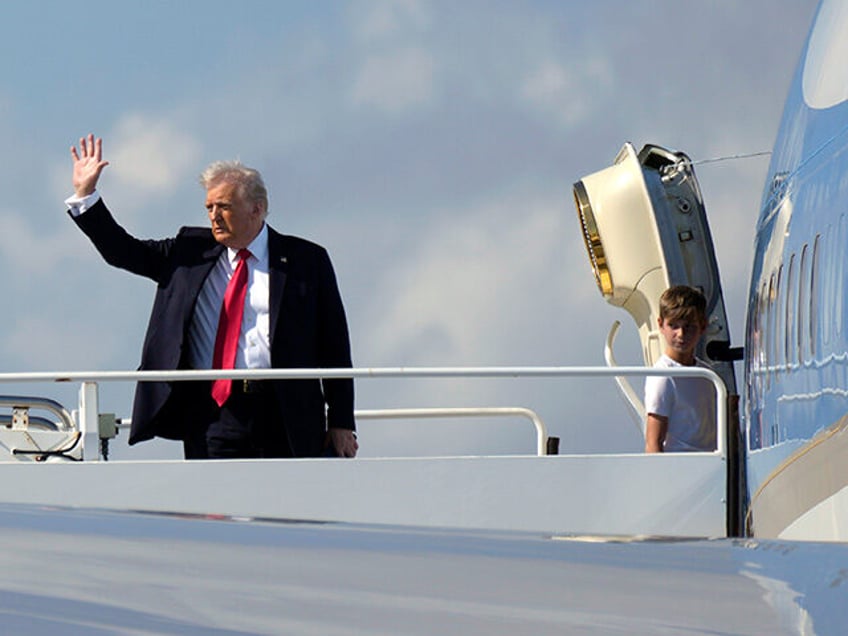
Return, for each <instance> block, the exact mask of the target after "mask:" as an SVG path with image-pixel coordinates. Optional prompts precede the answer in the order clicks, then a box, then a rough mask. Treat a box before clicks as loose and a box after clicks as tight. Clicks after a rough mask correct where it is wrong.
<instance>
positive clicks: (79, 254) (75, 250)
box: [0, 203, 93, 280]
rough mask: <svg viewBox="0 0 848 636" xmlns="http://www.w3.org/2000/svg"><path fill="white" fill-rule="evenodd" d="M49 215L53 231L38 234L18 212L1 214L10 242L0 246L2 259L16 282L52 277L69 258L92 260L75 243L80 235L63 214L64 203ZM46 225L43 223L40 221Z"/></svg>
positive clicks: (1, 221) (80, 244) (80, 243)
mask: <svg viewBox="0 0 848 636" xmlns="http://www.w3.org/2000/svg"><path fill="white" fill-rule="evenodd" d="M46 214H47V215H50V216H51V217H52V220H50V221H48V226H50V227H51V228H52V230H53V231H51V232H46V231H44V230H41V231H36V230H35V229H34V228H33V226H32V225H31V224H30V223H28V222H26V221H25V219H24V215H23V214H21V213H19V212H0V227H3V232H4V234H5V235H6V236H7V237H11V238H10V239H9V240H5V241H2V242H0V256H2V257H3V260H4V261H5V264H4V268H5V271H6V273H7V274H8V275H10V276H11V277H12V278H13V279H17V280H21V279H26V278H29V279H31V278H32V277H35V276H39V275H43V274H49V273H50V272H53V271H55V270H56V268H57V266H58V264H59V263H60V262H61V261H63V260H64V259H68V258H74V259H79V258H93V257H91V255H90V254H89V250H86V249H85V245H84V243H82V242H81V241H79V240H75V239H76V238H77V237H76V236H75V234H78V233H79V231H78V230H77V229H76V228H75V227H74V224H73V223H72V222H71V221H70V219H68V218H67V217H65V216H64V215H63V214H62V210H61V203H60V204H57V206H56V208H55V209H52V210H49V211H48V212H47V213H46ZM38 221H39V222H43V221H44V219H38Z"/></svg>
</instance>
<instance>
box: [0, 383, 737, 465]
mask: <svg viewBox="0 0 848 636" xmlns="http://www.w3.org/2000/svg"><path fill="white" fill-rule="evenodd" d="M622 376H631V377H632V376H638V377H645V376H670V377H700V378H704V379H706V380H709V381H711V382H712V384H713V386H714V387H715V392H716V427H717V434H716V451H715V452H716V453H717V454H719V455H721V456H722V457H724V456H725V455H726V452H727V389H726V388H725V386H724V383H723V382H722V380H721V378H720V377H719V376H718V375H717V374H716V373H715V372H713V371H711V370H709V369H704V368H700V367H681V368H674V369H656V368H652V367H615V368H608V367H384V368H356V369H236V370H226V371H222V370H202V371H72V372H63V373H59V372H31V373H0V383H13V382H14V383H21V382H63V383H64V382H80V383H81V388H80V409H79V425H80V429H81V431H82V433H83V436H84V442H83V443H84V448H87V449H88V450H86V451H85V454H86V457H85V458H86V459H95V457H94V456H92V455H93V453H95V452H96V451H94V450H92V449H97V448H98V444H97V442H98V441H99V436H98V418H99V413H98V387H97V383H98V382H127V381H135V382H143V381H148V382H175V381H176V382H178V381H189V380H213V379H218V378H233V379H236V380H247V379H249V380H291V379H309V378H354V379H358V378H362V379H364V378H504V377H512V378H522V377H523V378H539V377H547V378H568V377H571V378H574V377H581V378H593V377H611V378H615V377H622ZM505 408H513V407H505ZM473 410H474V411H475V413H474V414H478V411H479V409H473ZM408 411H409V410H407V415H406V416H408ZM372 413H373V411H372ZM531 413H532V411H531ZM471 414H472V413H470V412H469V413H465V414H464V415H471ZM512 414H513V415H514V414H515V413H512ZM521 414H522V415H528V414H527V413H521ZM422 416H423V415H422ZM386 417H392V416H389V415H386ZM531 419H532V420H533V422H534V425H535V426H536V429H537V451H539V454H544V450H545V445H546V443H547V433H546V431H545V428H544V424H543V423H542V422H541V420H539V419H538V418H535V419H534V418H533V417H531Z"/></svg>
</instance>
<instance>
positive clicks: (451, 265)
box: [365, 197, 570, 364]
mask: <svg viewBox="0 0 848 636" xmlns="http://www.w3.org/2000/svg"><path fill="white" fill-rule="evenodd" d="M564 205H565V199H564V198H562V199H557V200H546V199H544V198H537V199H536V200H527V199H524V198H521V197H519V198H517V199H511V200H507V201H493V202H489V203H484V204H482V205H480V206H479V207H478V208H477V209H474V210H471V211H468V210H457V211H456V212H455V213H454V214H449V215H442V217H441V218H442V219H443V220H442V221H441V222H439V223H436V224H434V225H433V226H432V227H431V228H430V230H429V232H427V233H426V234H424V235H422V236H420V237H419V242H418V245H419V246H420V249H419V250H417V251H415V252H412V253H410V254H409V256H408V260H407V261H406V262H405V263H402V264H399V265H398V266H397V267H395V268H393V274H392V275H391V276H390V277H389V278H387V279H385V281H384V282H383V285H382V287H381V288H379V289H377V290H376V292H375V294H374V299H375V301H376V302H377V303H378V304H379V305H380V306H381V307H382V308H381V310H380V318H378V321H377V323H376V324H375V325H374V327H373V328H372V329H371V334H370V338H369V339H368V340H371V341H370V342H366V344H365V346H366V349H367V350H368V351H369V352H370V353H371V355H373V356H374V359H376V360H393V361H399V362H400V363H401V364H408V363H410V362H412V363H415V364H469V363H472V364H473V361H475V360H476V361H482V360H489V361H490V362H491V361H492V360H498V359H501V360H503V359H505V358H507V357H508V356H509V352H508V351H507V350H506V349H505V347H509V346H510V345H511V343H512V342H513V340H512V339H510V338H504V337H503V336H504V332H505V331H512V330H515V331H516V332H519V331H520V329H519V326H521V327H522V328H524V327H526V326H527V325H528V324H532V323H536V322H537V319H536V318H535V317H531V315H532V314H534V313H535V312H536V310H537V309H538V308H539V306H540V305H542V306H544V308H545V309H546V310H549V309H550V305H549V303H550V302H551V299H552V298H553V303H554V305H557V304H558V303H559V300H557V293H556V291H555V290H551V289H549V288H548V286H549V285H550V284H551V282H552V281H554V283H556V282H557V281H559V280H560V277H559V276H556V277H552V276H551V272H550V269H551V267H550V266H551V261H552V260H555V259H557V258H559V255H560V254H561V252H562V243H563V242H564V241H565V240H566V238H565V237H567V236H568V235H569V233H570V232H569V228H566V227H564V225H565V223H564V221H563V217H564V214H563V207H564ZM533 281H536V283H535V284H534V282H533ZM562 300H564V298H563V299H562ZM531 330H532V327H531ZM525 333H526V331H525Z"/></svg>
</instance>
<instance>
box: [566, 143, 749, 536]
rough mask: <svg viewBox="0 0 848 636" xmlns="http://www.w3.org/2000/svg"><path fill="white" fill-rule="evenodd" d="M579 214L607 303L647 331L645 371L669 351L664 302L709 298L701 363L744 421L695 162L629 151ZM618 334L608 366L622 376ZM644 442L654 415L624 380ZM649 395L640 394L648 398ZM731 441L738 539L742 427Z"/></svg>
mask: <svg viewBox="0 0 848 636" xmlns="http://www.w3.org/2000/svg"><path fill="white" fill-rule="evenodd" d="M573 192H574V200H575V204H576V206H577V213H578V216H579V219H580V225H581V229H582V233H583V239H584V241H585V243H586V249H587V251H588V254H589V261H590V263H591V265H592V270H593V272H594V275H595V281H596V283H597V285H598V288H599V289H600V291H601V294H602V295H603V296H604V298H605V299H606V300H607V302H608V303H610V304H612V305H615V306H617V307H622V308H623V309H625V310H626V311H627V312H628V313H629V314H630V315H631V317H632V318H633V320H634V321H635V323H636V326H637V328H638V331H639V339H640V342H641V345H642V355H643V358H644V362H645V365H646V366H653V364H654V362H655V361H656V360H657V358H658V357H659V356H660V355H661V354H662V351H663V348H664V343H663V342H662V338H661V334H660V332H659V328H658V324H657V319H658V317H659V298H660V295H661V294H662V292H663V291H664V290H665V289H667V288H668V287H670V286H672V285H690V286H692V287H696V288H698V289H700V290H701V291H702V292H703V293H704V295H705V296H706V298H707V319H708V328H707V332H706V333H705V334H704V337H703V338H702V339H701V342H700V343H699V346H698V350H697V352H696V353H697V355H698V357H699V358H701V359H703V360H705V361H706V362H708V363H709V364H710V365H711V366H712V368H713V370H714V371H715V372H716V373H717V374H718V375H719V376H720V377H721V378H722V380H723V381H724V384H725V386H726V387H727V392H728V394H729V395H732V396H733V398H732V400H733V401H732V404H731V409H730V410H729V412H730V413H731V414H735V413H736V412H737V411H736V408H735V406H736V376H735V373H734V369H733V360H736V359H739V358H741V350H737V349H731V347H730V334H729V330H728V325H727V316H726V313H725V309H724V299H723V297H722V291H721V280H720V277H719V272H718V264H717V262H716V258H715V252H714V250H713V241H712V235H711V234H710V228H709V224H708V222H707V216H706V210H705V208H704V201H703V198H702V196H701V191H700V188H699V186H698V180H697V178H696V177H695V171H694V169H693V167H692V162H691V160H690V159H689V157H688V156H686V155H685V154H684V153H681V152H672V151H669V150H666V149H664V148H661V147H659V146H654V145H646V146H645V147H643V148H642V150H641V151H640V152H639V153H638V154H637V153H636V151H635V149H634V147H633V145H632V144H630V143H626V144H624V147H623V148H622V149H621V151H620V152H619V153H618V155H617V156H616V158H615V161H614V162H613V165H612V166H610V167H608V168H605V169H603V170H600V171H599V172H595V173H593V174H590V175H588V176H586V177H583V178H582V179H580V180H579V181H577V183H575V184H574V188H573ZM618 327H619V323H618V321H616V322H615V323H614V324H613V326H612V329H611V330H610V334H609V337H608V338H607V343H606V351H605V354H606V361H607V364H608V365H609V366H613V367H614V366H616V362H615V357H614V355H613V342H614V339H615V335H616V332H617V330H618ZM616 382H617V383H618V386H619V389H620V390H621V391H622V393H623V394H624V397H625V400H626V402H627V404H628V405H629V406H630V408H631V414H632V415H633V416H634V419H635V420H636V422H638V426H639V429H640V430H641V431H642V433H643V435H644V431H645V409H644V404H643V402H642V399H641V397H640V395H638V394H637V393H636V391H634V390H633V388H632V386H631V385H630V384H629V382H628V381H627V379H626V378H623V377H622V378H616ZM640 394H641V392H640ZM729 421H730V422H734V425H733V426H732V430H729V431H728V444H729V447H728V456H729V459H730V461H729V462H728V468H729V475H728V496H729V499H730V501H729V502H728V503H729V504H730V505H729V506H728V511H729V514H728V528H729V529H730V528H732V529H731V530H730V532H731V533H732V534H737V533H738V519H737V518H736V516H737V515H738V514H739V510H738V508H739V501H740V498H739V497H740V496H739V495H738V493H739V492H740V491H739V488H740V485H741V482H740V474H741V472H739V469H738V466H739V461H740V457H741V454H740V453H739V448H738V442H739V435H738V423H736V422H737V419H736V417H735V416H734V415H731V417H730V418H729ZM731 491H732V492H731Z"/></svg>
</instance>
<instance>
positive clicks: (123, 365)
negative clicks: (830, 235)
mask: <svg viewBox="0 0 848 636" xmlns="http://www.w3.org/2000/svg"><path fill="white" fill-rule="evenodd" d="M814 8H815V3H814V2H812V0H803V1H800V0H752V1H747V2H744V3H739V2H730V1H726V2H680V1H673V0H653V1H650V0H642V1H637V2H633V1H624V0H598V1H595V2H591V3H589V2H571V1H562V2H546V1H538V2H533V1H525V2H505V1H502V2H499V1H487V2H484V1H482V0H481V1H476V0H470V1H465V2H448V1H433V2H428V1H426V0H382V1H364V0H363V1H361V2H360V1H351V2H342V1H339V2H329V1H326V2H279V1H275V2H260V1H249V0H248V1H245V2H241V3H224V2H217V1H211V2H210V1H208V0H207V1H204V2H199V1H193V0H185V1H183V2H176V1H174V2H166V1H148V2H86V1H81V2H76V3H64V2H38V1H34V2H29V3H9V4H6V5H4V6H3V7H2V8H0V25H2V26H0V33H2V37H0V59H2V60H3V65H2V69H3V72H2V75H0V133H2V135H3V138H4V140H5V142H6V143H5V151H6V162H5V165H4V169H3V170H2V171H0V186H1V187H2V191H3V193H4V195H3V197H2V199H0V223H2V225H3V227H4V228H5V240H4V241H3V242H2V244H0V263H1V264H2V267H3V270H4V272H5V276H4V277H3V282H2V283H0V293H2V295H3V299H4V302H3V306H4V308H5V311H3V312H2V313H0V371H4V372H12V371H42V370H83V369H104V370H119V369H133V368H135V367H136V366H137V364H138V356H139V351H140V346H141V341H142V338H143V335H144V328H145V326H146V322H147V316H148V312H149V307H150V302H151V300H152V296H153V285H152V284H151V283H150V282H148V281H145V280H141V279H134V278H133V277H132V276H131V275H129V274H126V273H124V272H119V271H116V270H112V269H110V268H109V267H108V266H106V265H105V264H103V263H102V262H100V260H99V257H98V256H97V255H96V253H95V252H94V250H93V249H92V248H91V246H90V245H89V244H88V243H87V241H86V239H85V238H84V237H83V236H82V235H81V234H80V233H79V232H78V231H77V230H76V229H75V227H74V226H73V224H72V223H71V221H70V220H69V219H68V218H67V217H66V216H65V215H64V214H63V212H62V210H63V207H62V204H61V201H62V200H63V199H64V198H65V197H66V196H67V195H68V194H70V166H71V164H70V159H69V153H68V149H69V147H70V145H71V144H72V143H74V142H75V141H76V140H78V138H79V137H80V135H83V134H85V133H88V132H94V133H96V134H97V135H100V136H102V137H103V138H104V153H105V156H106V158H107V159H108V160H109V161H111V164H112V165H111V166H110V167H109V168H107V169H106V171H105V173H104V175H103V177H102V179H101V190H102V193H103V195H104V197H105V199H106V201H107V203H108V204H109V206H110V207H111V208H112V209H113V211H114V213H115V215H116V216H117V217H118V219H119V220H121V222H123V223H124V225H125V226H126V227H127V229H128V230H130V231H131V232H133V233H135V234H136V235H138V236H141V237H151V238H158V237H164V236H168V235H171V234H173V233H174V232H175V231H176V229H177V228H178V227H179V226H181V225H197V224H204V223H205V222H206V218H205V212H204V209H203V192H202V190H201V189H200V187H199V186H198V185H197V181H196V175H197V174H199V172H200V171H201V170H202V169H203V167H204V166H205V165H206V164H208V163H209V162H211V161H213V160H216V159H229V158H240V159H241V160H242V161H244V162H245V163H247V164H249V165H252V166H254V167H256V168H258V169H259V170H260V171H261V172H262V173H263V175H264V176H265V179H266V182H267V185H268V187H269V191H270V198H271V211H270V216H269V222H270V223H271V225H273V226H274V227H275V228H276V229H278V230H280V231H283V232H286V233H292V234H298V235H301V236H304V237H307V238H309V239H312V240H314V241H316V242H318V243H321V244H323V245H325V246H326V247H327V248H328V249H329V251H330V254H331V256H332V258H333V261H334V263H335V266H336V269H337V274H338V278H339V282H340V286H341V289H342V294H343V296H344V298H345V302H346V306H347V309H348V318H349V322H350V326H351V334H352V340H353V348H354V361H355V363H356V364H357V365H358V366H372V367H378V366H401V365H403V366H477V365H589V364H599V363H602V347H603V342H604V339H605V337H606V333H607V330H608V328H609V324H610V323H611V322H612V321H613V320H615V319H616V318H621V319H625V318H627V316H625V315H624V314H623V313H622V312H620V311H618V310H616V309H615V308H612V307H609V306H607V305H606V304H605V303H604V301H603V300H602V298H601V297H600V295H599V294H598V292H597V290H596V288H595V286H594V281H593V278H592V275H591V272H590V270H589V267H588V263H587V260H586V257H585V254H584V248H583V245H582V239H581V238H580V234H579V228H578V224H577V221H576V216H575V213H574V208H573V203H572V196H571V184H572V183H573V182H574V181H576V180H577V179H579V178H581V177H582V176H584V175H586V174H589V173H591V172H595V171H596V170H599V169H602V168H604V167H606V166H608V165H610V164H611V162H612V159H613V157H614V156H615V155H616V153H617V152H618V150H619V148H620V147H621V145H622V144H623V143H624V142H625V141H632V142H633V143H634V144H635V145H636V146H637V148H639V147H641V146H642V145H643V144H645V143H655V144H658V145H662V146H665V147H668V148H671V149H676V150H682V151H684V152H686V153H687V154H689V155H690V156H691V157H692V158H693V159H695V160H698V159H706V158H713V157H719V156H726V155H734V154H739V153H749V152H758V151H763V150H769V149H770V148H771V145H772V143H773V140H774V135H775V133H776V129H777V125H778V122H779V118H780V113H781V109H782V103H783V99H784V96H785V93H786V90H787V89H788V86H789V80H790V78H791V74H792V72H793V70H794V65H795V62H796V58H797V56H798V53H799V50H800V47H801V44H802V42H803V39H804V37H805V35H806V32H807V29H808V27H809V24H810V20H811V18H812V15H813V11H814ZM767 163H768V161H767V159H766V158H760V159H751V160H745V161H735V162H726V163H719V164H708V165H704V166H703V167H702V168H698V175H699V177H700V180H701V187H702V191H703V193H704V198H705V200H706V204H707V210H708V214H709V217H710V220H711V225H712V231H713V237H714V240H715V242H716V246H717V251H718V257H719V265H720V268H721V270H722V274H723V278H724V287H725V302H726V305H727V307H728V311H729V314H730V320H731V330H732V334H733V336H734V340H735V342H734V344H741V337H742V333H743V326H744V297H745V294H746V292H747V289H746V287H747V277H748V271H749V268H750V260H751V253H750V245H751V242H752V237H753V224H754V222H755V219H756V213H757V209H758V204H759V198H760V195H761V191H762V180H763V178H764V176H765V172H766V169H767ZM625 325H626V326H627V327H630V325H629V324H628V323H627V322H626V321H625ZM632 331H635V330H632ZM628 337H629V338H630V340H629V341H628ZM634 338H635V336H633V335H632V334H630V335H629V336H628V334H625V335H624V336H622V340H623V344H622V350H621V352H620V353H619V362H621V363H639V362H640V359H639V358H638V353H637V349H636V348H635V346H634V344H633V343H634ZM517 384H518V386H517V387H506V386H505V385H502V384H501V383H492V382H489V383H484V382H478V381H475V382H467V383H465V382H451V383H442V384H440V383H437V382H429V383H427V382H418V383H411V385H409V386H407V385H402V384H399V383H397V382H392V383H384V384H378V383H377V382H376V381H375V382H370V381H362V382H360V383H359V384H358V387H357V388H358V395H359V399H358V405H359V406H360V407H362V408H376V407H378V406H381V405H383V404H386V403H388V404H391V405H405V406H436V405H444V404H450V405H461V406H467V405H480V404H491V403H497V404H498V405H511V404H513V403H518V404H521V405H523V406H535V407H537V408H538V409H539V410H540V412H541V413H542V415H543V417H544V418H545V420H546V421H547V423H548V426H549V428H550V429H551V431H552V433H553V434H556V435H560V436H561V437H562V438H563V445H562V446H563V450H567V449H569V448H573V449H576V450H599V449H604V448H609V449H611V450H626V449H633V448H635V447H637V446H638V439H637V438H636V437H635V430H636V429H635V427H633V426H632V424H631V423H629V422H628V421H627V416H626V414H625V412H624V410H623V409H622V408H620V404H619V402H620V401H619V400H618V398H617V397H613V389H612V387H611V385H610V384H597V383H596V384H591V385H589V384H584V383H574V384H573V385H572V386H569V385H567V384H565V383H562V382H561V381H557V382H554V381H544V382H536V383H529V382H527V383H525V382H520V383H517ZM16 388H17V387H16ZM10 390H11V389H10ZM24 390H25V391H26V392H39V393H41V392H47V393H48V394H50V395H55V396H56V397H60V398H61V399H66V396H67V394H68V390H64V389H63V391H64V393H63V392H62V391H58V393H57V390H56V389H55V387H38V388H37V387H32V386H28V387H25V389H24ZM130 393H131V391H130V387H104V395H103V402H104V408H105V409H111V410H115V411H117V412H118V413H119V414H125V415H126V414H128V412H129V396H130ZM70 396H71V399H74V395H73V393H70ZM599 396H603V397H602V399H599ZM587 424H588V426H586V425H587ZM581 426H582V429H581ZM514 430H515V427H514V426H510V427H508V428H507V427H501V426H497V427H492V428H491V429H490V428H485V429H483V428H480V427H479V426H476V427H475V426H470V427H463V428H462V430H461V432H460V433H458V434H452V433H449V429H448V428H447V427H442V426H439V425H436V426H433V427H431V428H427V429H426V430H424V428H423V427H422V425H420V424H411V425H401V426H395V427H394V428H390V427H388V426H387V425H377V424H371V423H369V424H364V425H363V426H362V436H361V437H362V440H363V442H364V443H365V445H364V448H363V454H371V453H373V454H377V453H379V452H401V453H410V454H417V453H419V452H441V451H449V452H477V451H480V450H485V451H490V452H507V451H512V450H525V449H528V448H532V447H533V444H532V436H531V435H530V434H529V430H528V431H524V430H523V429H519V431H520V432H519V433H516V432H514ZM587 431H588V432H587Z"/></svg>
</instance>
